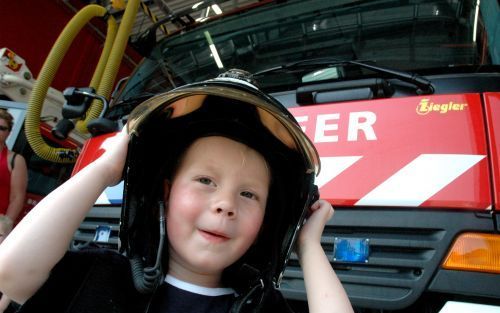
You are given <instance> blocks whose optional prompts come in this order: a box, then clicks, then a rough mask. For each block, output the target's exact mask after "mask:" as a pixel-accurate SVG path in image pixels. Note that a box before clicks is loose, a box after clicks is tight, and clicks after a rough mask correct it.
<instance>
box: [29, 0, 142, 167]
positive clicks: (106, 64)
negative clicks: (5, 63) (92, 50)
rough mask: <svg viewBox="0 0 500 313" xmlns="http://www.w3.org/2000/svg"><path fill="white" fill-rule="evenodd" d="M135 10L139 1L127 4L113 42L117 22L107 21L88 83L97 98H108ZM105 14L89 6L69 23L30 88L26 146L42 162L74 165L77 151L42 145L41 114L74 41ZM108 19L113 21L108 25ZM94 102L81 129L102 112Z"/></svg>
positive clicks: (103, 11)
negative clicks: (48, 91)
mask: <svg viewBox="0 0 500 313" xmlns="http://www.w3.org/2000/svg"><path fill="white" fill-rule="evenodd" d="M138 7H139V0H130V1H129V3H128V4H127V8H126V10H125V14H124V17H123V19H122V23H121V25H120V27H119V29H118V33H117V35H116V38H115V36H114V33H115V32H116V31H115V30H113V28H115V29H116V22H114V19H113V18H112V17H111V16H110V17H109V18H108V32H109V33H110V34H108V36H107V38H106V43H105V48H104V49H103V52H102V53H101V57H100V59H99V63H98V65H97V67H96V70H95V72H94V76H93V78H92V81H91V86H92V85H93V84H95V85H99V87H98V88H97V93H98V94H99V95H103V96H105V97H107V98H109V96H110V93H111V88H112V86H113V82H114V79H115V77H116V75H117V73H118V68H119V65H120V62H121V59H122V57H123V53H124V51H125V47H126V44H127V40H128V36H129V35H130V31H131V29H132V25H133V21H134V19H135V16H136V14H137V10H138ZM106 13H107V11H106V9H105V8H104V7H102V6H98V5H88V6H86V7H84V8H83V9H82V10H80V11H79V12H78V13H77V14H76V15H75V16H74V17H73V18H72V19H71V20H70V22H69V23H68V24H67V25H66V27H65V28H64V30H63V31H62V33H61V34H60V35H59V37H58V39H57V40H56V42H55V44H54V46H53V47H52V50H51V51H50V53H49V55H48V57H47V59H46V60H45V63H44V64H43V66H42V69H41V70H40V74H39V76H38V79H37V82H36V83H35V85H34V87H33V92H32V94H31V97H30V99H29V101H28V110H27V112H26V121H25V133H26V138H27V140H28V143H29V144H30V146H31V147H32V149H33V151H34V152H35V153H36V154H37V155H38V156H39V157H41V158H43V159H46V160H49V161H53V162H58V163H73V162H75V161H76V158H77V156H78V150H76V149H67V148H55V147H51V146H49V145H48V144H47V143H46V142H45V141H44V139H43V138H42V136H41V134H40V113H41V111H42V106H43V101H44V99H45V96H46V94H47V90H48V88H49V86H50V84H51V83H52V80H53V78H54V76H55V73H56V72H57V69H58V68H59V65H60V64H61V61H62V59H63V57H64V55H65V54H66V52H67V51H68V49H69V47H70V45H71V43H72V41H73V39H74V38H75V37H76V35H77V34H78V33H79V32H80V30H81V29H82V28H83V26H84V25H85V24H86V23H87V22H88V21H89V20H90V19H91V18H93V17H102V16H104V15H106ZM110 19H112V20H113V21H109V20H110ZM109 35H110V36H109ZM109 47H111V48H109ZM115 50H116V51H115ZM108 56H109V57H108ZM102 68H104V69H102ZM101 73H102V74H101ZM94 102H96V103H93V104H92V106H91V107H90V109H89V110H88V112H89V113H88V114H87V117H86V119H85V121H84V124H83V125H86V121H88V120H91V119H93V118H95V117H97V116H99V114H100V111H101V110H102V103H100V102H99V101H94ZM82 127H84V126H80V128H82ZM85 128H86V127H85Z"/></svg>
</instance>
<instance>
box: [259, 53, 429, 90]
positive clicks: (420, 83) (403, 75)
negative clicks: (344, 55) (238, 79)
mask: <svg viewBox="0 0 500 313" xmlns="http://www.w3.org/2000/svg"><path fill="white" fill-rule="evenodd" d="M346 64H352V65H356V66H359V67H363V68H366V69H369V70H371V71H373V72H378V73H383V74H386V75H389V76H390V77H392V78H396V79H399V80H402V81H404V82H407V83H410V84H412V85H415V86H417V87H418V89H417V93H418V94H432V93H434V87H433V86H432V83H431V81H430V80H428V79H426V78H423V77H421V76H419V75H417V74H415V73H411V72H405V71H400V70H396V69H391V68H387V67H381V66H378V65H370V64H367V63H364V62H362V61H349V60H338V59H333V58H319V59H309V60H301V61H296V62H290V63H287V64H283V65H280V66H276V67H271V68H268V69H265V70H262V71H259V72H257V73H255V74H253V76H254V77H256V76H261V75H263V74H268V73H272V72H279V71H282V70H291V69H296V68H301V67H306V66H311V65H329V66H334V65H346Z"/></svg>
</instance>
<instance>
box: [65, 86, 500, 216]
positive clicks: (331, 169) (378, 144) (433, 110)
mask: <svg viewBox="0 0 500 313" xmlns="http://www.w3.org/2000/svg"><path fill="white" fill-rule="evenodd" d="M488 99H489V100H488V101H489V102H488V103H490V104H487V107H488V110H490V111H491V112H490V113H489V119H492V120H491V122H489V125H490V126H489V127H490V133H493V134H497V136H496V137H494V136H492V137H491V138H490V140H491V141H492V142H493V143H490V146H492V147H493V148H494V149H495V150H494V151H495V152H494V154H495V155H496V157H495V158H494V159H493V160H492V162H493V163H494V166H495V167H494V168H495V169H496V170H495V172H496V173H495V175H494V178H495V182H496V185H497V186H498V182H500V176H499V174H498V168H499V159H500V158H499V157H498V154H499V150H498V147H500V144H499V140H500V136H498V134H500V132H499V130H498V127H499V126H498V125H499V122H498V121H499V120H500V115H499V113H498V112H499V111H500V106H499V105H498V104H499V101H500V100H499V97H498V94H497V95H488ZM494 101H496V102H495V103H496V105H494V106H492V105H491V103H492V102H494ZM291 111H292V113H293V114H294V115H295V116H296V118H297V120H298V121H299V123H300V124H301V127H302V128H303V129H304V131H305V132H306V134H307V135H308V136H309V137H310V138H311V139H312V140H313V141H314V143H315V145H316V147H317V149H318V151H319V153H320V155H321V161H322V169H321V173H320V175H319V176H318V177H317V180H316V183H317V184H318V186H319V187H320V191H321V196H322V198H324V199H327V200H329V201H331V202H332V203H333V204H334V205H341V206H389V207H390V206H398V207H401V206H403V207H404V206H406V207H425V208H461V209H481V210H487V209H491V208H492V196H491V184H490V172H489V168H488V158H487V155H488V149H487V144H486V142H487V139H486V135H485V129H486V125H485V121H484V119H483V108H482V104H481V98H480V95H478V94H465V95H463V94H462V95H438V96H419V97H408V98H395V99H384V100H371V101H359V102H345V103H335V104H325V105H315V106H306V107H299V108H293V109H291ZM493 111H495V112H493ZM493 119H494V120H493ZM493 125H496V127H497V129H493V127H494V126H493ZM112 135H113V134H111V135H105V136H99V137H96V138H93V139H92V140H89V141H88V142H87V143H86V144H85V146H84V148H83V151H82V153H81V156H80V158H79V159H78V162H77V164H76V166H75V168H74V171H73V174H74V173H76V172H77V171H78V170H80V169H81V168H83V167H84V166H85V165H87V164H88V163H89V162H91V161H92V160H93V159H95V158H97V157H98V156H100V155H101V154H102V153H103V151H104V150H103V146H105V143H106V142H105V140H106V139H107V138H109V137H110V136H112ZM495 192H496V199H497V200H496V201H497V205H498V198H499V196H498V195H499V188H496V191H495Z"/></svg>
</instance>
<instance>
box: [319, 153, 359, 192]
mask: <svg viewBox="0 0 500 313" xmlns="http://www.w3.org/2000/svg"><path fill="white" fill-rule="evenodd" d="M361 158H362V157H361V156H342V157H322V158H320V159H321V172H320V173H319V175H318V177H316V180H315V183H316V185H317V186H318V188H321V187H322V186H324V185H326V184H327V183H328V182H330V181H331V180H332V179H333V178H335V177H336V176H337V175H339V174H340V173H342V172H343V171H345V170H346V169H347V168H348V167H349V166H351V165H353V164H354V163H356V162H357V161H358V160H359V159H361Z"/></svg>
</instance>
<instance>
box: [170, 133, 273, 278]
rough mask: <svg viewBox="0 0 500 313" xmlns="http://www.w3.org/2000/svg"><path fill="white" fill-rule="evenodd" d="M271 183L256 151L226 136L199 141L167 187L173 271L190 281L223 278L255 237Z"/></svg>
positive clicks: (264, 163) (262, 217)
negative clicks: (201, 276)
mask: <svg viewBox="0 0 500 313" xmlns="http://www.w3.org/2000/svg"><path fill="white" fill-rule="evenodd" d="M269 184H270V172H269V169H268V166H267V163H266V161H265V160H264V158H263V157H262V156H261V155H260V154H259V153H258V152H256V151H255V150H253V149H251V148H249V147H247V146H246V145H244V144H241V143H239V142H236V141H233V140H231V139H228V138H225V137H217V136H213V137H205V138H200V139H198V140H196V141H195V142H194V143H193V144H192V145H191V146H190V147H189V148H188V150H187V151H186V153H185V155H184V158H183V160H182V162H181V164H180V166H179V168H178V170H177V172H176V175H175V177H174V179H173V182H172V185H171V186H168V185H167V184H166V186H165V195H166V196H165V203H166V204H167V212H166V216H167V231H168V238H169V252H170V259H169V262H170V263H169V271H170V273H171V274H174V275H176V276H177V278H179V279H185V280H187V281H191V282H196V275H197V274H202V275H213V276H211V277H214V278H217V279H218V278H220V275H221V273H222V271H223V270H224V269H225V268H226V267H228V266H229V265H231V264H232V263H234V262H235V261H237V260H238V259H239V258H240V257H241V256H242V255H243V254H244V253H245V252H246V251H247V250H248V248H249V247H250V246H251V245H252V243H253V242H254V241H255V239H256V237H257V235H258V233H259V230H260V226H261V224H262V221H263V219H264V213H265V208H266V202H267V195H268V191H269ZM169 188H170V190H168V189H169ZM169 191H170V192H169ZM168 194H169V195H170V196H167V195H168Z"/></svg>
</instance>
